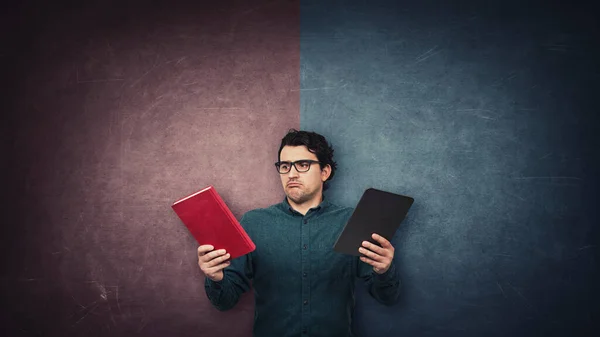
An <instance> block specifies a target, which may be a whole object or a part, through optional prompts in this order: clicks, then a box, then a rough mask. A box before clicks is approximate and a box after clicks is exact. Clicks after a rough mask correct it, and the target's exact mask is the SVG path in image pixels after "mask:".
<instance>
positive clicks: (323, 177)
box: [321, 164, 331, 182]
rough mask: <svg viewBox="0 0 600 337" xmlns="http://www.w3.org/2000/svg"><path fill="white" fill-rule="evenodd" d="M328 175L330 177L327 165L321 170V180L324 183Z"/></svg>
mask: <svg viewBox="0 0 600 337" xmlns="http://www.w3.org/2000/svg"><path fill="white" fill-rule="evenodd" d="M330 175H331V166H330V165H329V164H327V165H325V167H323V169H322V170H321V180H322V181H324V182H325V181H327V179H328V178H329V176H330Z"/></svg>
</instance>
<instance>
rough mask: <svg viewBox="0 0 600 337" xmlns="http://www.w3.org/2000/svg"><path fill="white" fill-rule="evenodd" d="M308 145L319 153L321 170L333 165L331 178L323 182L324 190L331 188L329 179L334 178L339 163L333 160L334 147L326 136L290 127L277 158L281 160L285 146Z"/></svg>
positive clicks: (309, 149) (313, 151)
mask: <svg viewBox="0 0 600 337" xmlns="http://www.w3.org/2000/svg"><path fill="white" fill-rule="evenodd" d="M286 145H287V146H302V145H304V146H306V147H307V148H308V151H310V152H312V153H314V154H316V155H317V159H319V161H320V162H321V164H319V165H320V166H321V170H322V169H323V168H324V167H325V166H327V165H329V166H331V174H330V175H329V178H327V180H326V181H325V182H324V183H323V190H327V189H328V188H329V184H328V181H330V180H331V179H333V176H334V175H335V170H336V168H337V163H336V162H335V161H334V160H333V148H332V147H331V146H330V145H329V143H328V142H327V140H326V139H325V137H323V136H322V135H320V134H318V133H316V132H309V131H299V130H296V129H289V130H288V133H287V134H286V135H285V136H284V137H283V139H281V146H280V147H279V152H278V154H277V160H278V161H279V160H281V150H282V149H283V147H284V146H286Z"/></svg>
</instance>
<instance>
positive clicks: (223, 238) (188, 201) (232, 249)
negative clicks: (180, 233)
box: [171, 185, 256, 259]
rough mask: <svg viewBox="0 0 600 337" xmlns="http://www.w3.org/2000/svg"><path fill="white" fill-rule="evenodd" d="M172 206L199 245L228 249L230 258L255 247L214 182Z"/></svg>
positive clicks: (246, 252)
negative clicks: (214, 185)
mask: <svg viewBox="0 0 600 337" xmlns="http://www.w3.org/2000/svg"><path fill="white" fill-rule="evenodd" d="M171 208H172V209H173V211H175V213H176V214H177V216H178V217H179V219H181V221H182V222H183V223H184V225H185V226H186V227H187V229H188V230H189V231H190V233H191V234H192V236H193V237H194V238H195V239H196V241H197V242H198V244H199V245H212V246H214V247H215V250H218V249H225V250H226V251H227V252H228V253H229V254H230V259H235V258H237V257H240V256H242V255H245V254H248V253H250V252H252V251H254V250H255V249H256V246H255V244H254V242H252V240H251V239H250V237H249V236H248V233H246V231H245V230H244V228H243V227H242V226H241V224H240V223H239V221H238V220H237V219H236V218H235V216H234V215H233V213H231V210H230V209H229V207H227V205H226V204H225V202H224V201H223V199H222V198H221V196H220V195H219V193H217V191H216V189H215V188H214V187H213V186H212V185H211V186H208V187H207V188H205V189H203V190H200V191H198V192H196V193H194V194H191V195H189V196H187V197H184V198H181V199H179V200H177V201H175V202H174V203H173V204H172V205H171Z"/></svg>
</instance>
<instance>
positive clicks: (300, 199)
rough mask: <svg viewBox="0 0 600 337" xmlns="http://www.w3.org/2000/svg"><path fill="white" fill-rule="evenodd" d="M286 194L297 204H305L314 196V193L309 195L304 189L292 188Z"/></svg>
mask: <svg viewBox="0 0 600 337" xmlns="http://www.w3.org/2000/svg"><path fill="white" fill-rule="evenodd" d="M286 194H287V196H288V198H290V200H292V201H293V202H295V203H296V204H303V203H305V202H307V201H309V200H310V199H311V198H312V197H313V196H314V191H313V193H307V192H306V191H305V190H304V189H303V188H298V187H292V188H290V189H288V192H287V193H286Z"/></svg>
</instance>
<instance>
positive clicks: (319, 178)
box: [279, 146, 331, 204]
mask: <svg viewBox="0 0 600 337" xmlns="http://www.w3.org/2000/svg"><path fill="white" fill-rule="evenodd" d="M279 157H280V159H279V160H280V161H281V162H295V161H298V160H306V159H308V160H318V159H317V155H315V154H314V153H312V152H310V151H308V148H307V147H306V146H284V147H283V149H282V150H281V155H280V156H279ZM297 165H298V167H300V165H299V164H297ZM330 170H331V168H330V166H329V165H327V166H325V167H324V168H323V170H321V166H320V165H319V164H318V163H313V164H311V165H310V169H309V170H308V172H298V171H297V170H296V168H295V167H294V166H293V165H292V167H291V169H290V171H289V172H288V173H284V174H280V176H281V183H282V184H283V190H284V192H285V194H286V195H287V197H288V198H289V199H290V200H292V201H293V202H295V203H296V204H302V203H304V202H306V201H309V200H312V199H313V198H314V197H316V196H320V194H321V192H322V190H323V182H324V181H326V180H327V178H328V177H329V174H330Z"/></svg>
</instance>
